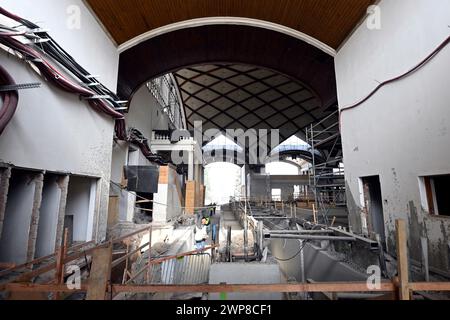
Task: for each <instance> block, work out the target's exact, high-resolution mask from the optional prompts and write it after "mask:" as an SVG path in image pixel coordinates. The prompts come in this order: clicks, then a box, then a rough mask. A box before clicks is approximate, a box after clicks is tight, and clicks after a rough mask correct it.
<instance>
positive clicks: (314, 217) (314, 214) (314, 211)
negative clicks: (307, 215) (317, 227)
mask: <svg viewBox="0 0 450 320" xmlns="http://www.w3.org/2000/svg"><path fill="white" fill-rule="evenodd" d="M312 209H313V221H314V224H317V214H316V205H315V204H314V203H313V205H312Z"/></svg>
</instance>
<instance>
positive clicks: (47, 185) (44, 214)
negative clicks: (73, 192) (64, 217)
mask: <svg viewBox="0 0 450 320" xmlns="http://www.w3.org/2000/svg"><path fill="white" fill-rule="evenodd" d="M60 201H61V188H60V187H59V186H58V176H55V175H50V176H46V177H45V179H44V187H43V190H42V203H41V209H40V214H39V227H38V235H37V240H36V254H35V257H36V258H39V257H44V256H47V255H49V254H52V253H54V252H55V244H56V231H57V226H58V213H59V209H60V207H59V206H60Z"/></svg>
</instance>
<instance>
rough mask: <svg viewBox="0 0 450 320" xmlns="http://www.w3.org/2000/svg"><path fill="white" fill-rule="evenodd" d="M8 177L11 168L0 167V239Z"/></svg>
mask: <svg viewBox="0 0 450 320" xmlns="http://www.w3.org/2000/svg"><path fill="white" fill-rule="evenodd" d="M10 178H11V168H5V169H0V239H1V237H2V231H3V222H4V221H5V211H6V200H7V199H8V190H9V179H10Z"/></svg>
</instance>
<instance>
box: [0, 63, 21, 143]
mask: <svg viewBox="0 0 450 320" xmlns="http://www.w3.org/2000/svg"><path fill="white" fill-rule="evenodd" d="M15 84H16V83H15V82H14V79H13V78H12V77H11V75H10V74H9V73H8V72H7V71H6V70H5V69H4V68H3V67H2V66H1V65H0V85H15ZM0 97H1V100H2V101H3V104H2V108H1V109H0V135H1V134H2V133H3V131H4V130H5V128H6V126H7V125H8V123H9V122H10V121H11V119H12V117H13V116H14V113H15V112H16V110H17V105H18V103H19V93H18V91H17V90H11V91H3V92H0Z"/></svg>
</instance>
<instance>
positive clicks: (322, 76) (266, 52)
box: [118, 25, 337, 108]
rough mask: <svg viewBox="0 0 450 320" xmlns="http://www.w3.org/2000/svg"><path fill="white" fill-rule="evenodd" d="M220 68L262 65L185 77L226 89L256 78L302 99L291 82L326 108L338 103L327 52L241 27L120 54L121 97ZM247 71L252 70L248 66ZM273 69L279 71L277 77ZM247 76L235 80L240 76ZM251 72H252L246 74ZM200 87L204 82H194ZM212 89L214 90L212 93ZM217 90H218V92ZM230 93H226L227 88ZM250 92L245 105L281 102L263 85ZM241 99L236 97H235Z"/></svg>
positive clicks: (191, 32) (187, 34)
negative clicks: (268, 99)
mask: <svg viewBox="0 0 450 320" xmlns="http://www.w3.org/2000/svg"><path fill="white" fill-rule="evenodd" d="M217 63H231V64H239V65H246V66H247V65H252V66H260V67H262V68H261V69H255V70H245V69H244V70H216V71H214V70H208V69H205V70H201V69H198V70H197V71H192V70H184V71H183V72H187V74H185V75H184V76H185V77H189V78H194V79H195V77H196V76H200V75H202V72H203V73H204V72H206V71H207V72H209V77H207V78H203V77H202V81H206V82H207V83H208V84H210V83H214V81H215V80H217V79H222V80H223V79H225V80H227V81H222V84H221V85H223V86H228V88H230V86H235V85H236V82H238V83H241V84H243V85H245V84H249V83H251V82H254V81H255V79H264V78H267V79H269V78H274V79H271V81H273V82H274V83H276V84H277V91H280V92H281V93H285V92H286V90H287V91H290V90H292V91H293V92H296V93H297V94H300V93H299V91H301V90H300V89H301V88H296V87H292V88H289V87H287V88H285V87H286V86H289V85H291V86H292V83H291V81H289V79H287V77H290V78H292V79H296V80H298V81H299V82H301V83H302V84H303V85H302V86H308V88H310V89H312V91H314V92H316V93H317V95H318V96H319V98H320V99H321V103H322V105H323V106H324V107H326V108H328V107H332V106H333V105H334V106H335V104H336V100H337V98H336V96H337V95H336V82H335V72H334V59H333V57H331V56H329V55H328V54H326V53H324V52H323V51H321V50H319V49H317V48H315V47H313V46H311V45H309V44H307V43H306V42H303V41H301V40H298V39H296V38H293V37H290V36H288V35H285V34H282V33H279V32H275V31H270V30H266V29H261V28H254V27H248V26H236V25H216V26H204V27H196V28H189V29H183V30H178V31H174V32H171V33H167V34H164V35H161V36H158V37H155V38H152V39H149V40H147V41H145V42H143V43H140V44H139V45H137V46H135V47H133V48H131V49H129V50H127V51H125V52H123V53H122V54H121V55H120V66H119V85H118V93H119V95H121V96H122V97H123V98H124V99H130V98H131V96H132V94H133V92H135V91H136V90H137V89H138V88H139V87H140V86H141V85H142V84H144V83H145V82H146V81H148V80H149V79H151V78H153V77H157V76H161V75H163V74H166V73H169V72H175V71H177V70H180V69H183V68H185V67H189V66H193V65H205V64H206V65H209V68H212V67H213V66H214V64H217ZM245 68H248V67H245ZM269 70H276V71H278V72H279V74H276V75H275V77H274V75H273V74H272V73H271V72H270V71H269ZM210 71H212V72H210ZM242 71H246V74H245V76H241V77H238V78H236V75H238V74H239V72H242ZM247 71H251V72H247ZM191 85H192V86H193V87H194V89H195V88H198V87H199V85H202V83H200V84H197V83H191ZM210 89H211V88H210ZM214 89H216V88H214ZM225 89H226V88H225ZM252 90H253V91H250V92H240V93H233V94H238V95H239V94H240V96H242V99H243V100H246V95H248V94H249V93H250V94H255V93H257V94H263V95H264V94H265V95H272V96H273V98H274V99H275V98H277V97H276V96H277V95H279V94H280V93H279V92H268V91H267V90H268V88H267V86H266V85H264V83H261V84H260V86H259V87H257V86H252ZM235 99H236V98H235Z"/></svg>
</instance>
